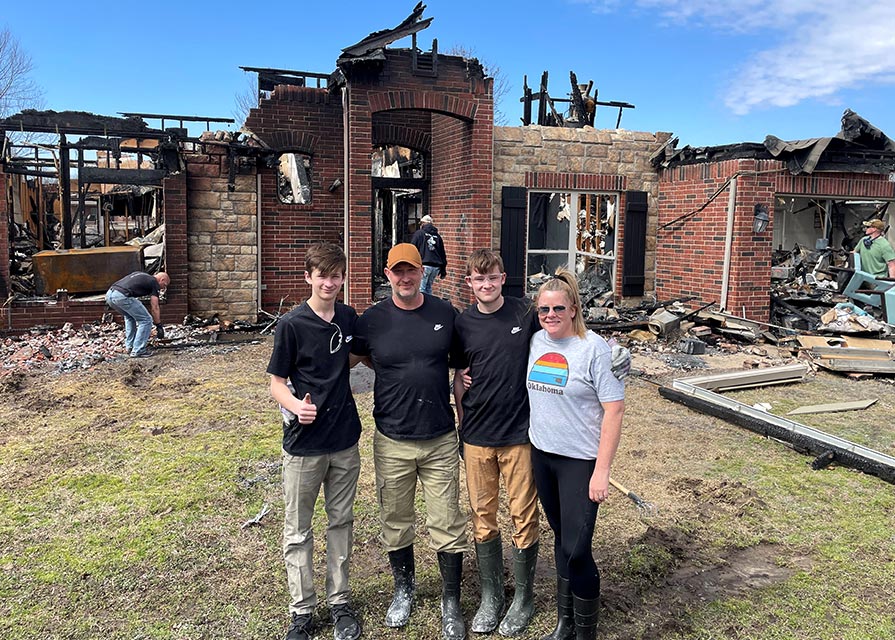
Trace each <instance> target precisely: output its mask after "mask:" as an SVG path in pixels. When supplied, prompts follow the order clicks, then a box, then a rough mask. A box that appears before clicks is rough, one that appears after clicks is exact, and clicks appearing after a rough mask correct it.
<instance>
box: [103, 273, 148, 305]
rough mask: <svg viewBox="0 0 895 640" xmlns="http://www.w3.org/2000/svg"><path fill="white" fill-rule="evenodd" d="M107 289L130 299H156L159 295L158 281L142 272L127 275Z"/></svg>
mask: <svg viewBox="0 0 895 640" xmlns="http://www.w3.org/2000/svg"><path fill="white" fill-rule="evenodd" d="M109 288H110V289H114V290H115V291H120V292H121V293H123V294H124V295H126V296H130V297H131V298H142V297H143V296H156V297H158V294H159V286H158V280H156V279H155V276H151V275H149V274H148V273H144V272H143V271H134V272H133V273H129V274H128V275H126V276H124V277H123V278H122V279H121V280H119V281H118V282H116V283H115V284H113V285H112V286H111V287H109Z"/></svg>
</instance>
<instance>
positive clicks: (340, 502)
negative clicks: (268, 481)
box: [283, 445, 360, 614]
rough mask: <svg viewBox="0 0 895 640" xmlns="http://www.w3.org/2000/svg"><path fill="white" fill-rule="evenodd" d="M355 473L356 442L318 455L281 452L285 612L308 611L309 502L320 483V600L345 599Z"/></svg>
mask: <svg viewBox="0 0 895 640" xmlns="http://www.w3.org/2000/svg"><path fill="white" fill-rule="evenodd" d="M359 475H360V453H359V451H358V448H357V445H354V446H353V447H350V448H348V449H345V450H344V451H338V452H336V453H331V454H324V455H320V456H291V455H289V454H288V453H286V452H285V451H284V452H283V495H284V500H285V503H286V509H285V519H284V523H283V525H284V526H283V557H284V559H285V561H286V577H287V579H288V582H289V597H290V603H289V611H290V613H298V614H303V613H311V612H312V611H314V608H315V607H316V606H317V593H316V591H315V590H314V531H313V529H312V528H311V520H312V519H313V517H314V505H315V504H316V502H317V496H318V494H319V493H320V487H321V486H322V487H323V500H324V503H323V506H324V509H325V511H326V517H327V525H326V602H327V604H329V605H334V604H346V603H347V602H348V600H349V596H350V589H349V587H348V566H349V561H350V559H351V547H352V544H353V542H354V496H355V493H356V492H357V479H358V476H359Z"/></svg>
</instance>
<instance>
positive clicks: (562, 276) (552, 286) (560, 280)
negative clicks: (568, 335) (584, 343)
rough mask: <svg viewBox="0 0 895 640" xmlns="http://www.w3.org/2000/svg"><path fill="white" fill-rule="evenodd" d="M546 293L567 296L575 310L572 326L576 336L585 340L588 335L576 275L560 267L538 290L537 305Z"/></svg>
mask: <svg viewBox="0 0 895 640" xmlns="http://www.w3.org/2000/svg"><path fill="white" fill-rule="evenodd" d="M545 291H562V292H563V293H564V294H566V297H567V298H568V299H569V302H570V303H571V305H572V309H574V310H575V316H574V317H573V318H572V326H573V328H574V329H575V335H576V336H578V337H579V338H582V339H583V338H584V336H585V335H586V334H587V326H585V324H584V314H583V313H582V310H581V294H579V293H578V279H577V278H575V274H574V273H572V272H570V271H569V270H568V269H563V268H562V267H559V268H558V269H557V270H556V275H554V276H553V277H552V278H550V279H549V280H548V281H547V282H545V283H544V284H542V285H541V287H540V288H539V289H538V296H537V298H536V299H535V300H536V301H535V305H537V300H540V298H541V294H542V293H544V292H545Z"/></svg>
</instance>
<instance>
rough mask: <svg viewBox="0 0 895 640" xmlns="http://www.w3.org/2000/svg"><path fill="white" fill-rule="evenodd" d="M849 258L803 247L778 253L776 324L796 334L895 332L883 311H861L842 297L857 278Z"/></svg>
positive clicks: (863, 308)
mask: <svg viewBox="0 0 895 640" xmlns="http://www.w3.org/2000/svg"><path fill="white" fill-rule="evenodd" d="M848 255H849V254H848V252H846V251H844V250H841V249H832V248H826V249H817V250H811V249H807V248H805V247H800V246H799V245H796V246H795V247H794V248H793V250H792V251H777V252H776V253H775V255H774V259H773V261H772V263H773V266H772V267H771V323H772V324H774V325H777V326H778V327H780V328H787V329H793V330H795V331H820V332H835V333H877V334H879V335H889V334H891V333H893V332H895V327H892V326H891V325H889V324H887V323H886V322H884V320H883V313H882V311H881V310H880V309H879V308H877V307H873V306H871V305H861V306H858V305H857V304H855V300H852V299H850V298H848V297H847V296H845V295H844V294H843V293H842V292H843V290H844V289H845V287H846V285H847V284H848V282H849V280H850V279H851V277H852V273H853V271H852V270H851V269H850V268H849V263H848Z"/></svg>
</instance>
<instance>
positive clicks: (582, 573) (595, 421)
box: [528, 269, 625, 640]
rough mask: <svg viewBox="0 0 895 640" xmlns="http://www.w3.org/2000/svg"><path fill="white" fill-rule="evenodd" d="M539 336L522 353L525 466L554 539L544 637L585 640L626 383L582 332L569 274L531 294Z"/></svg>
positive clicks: (600, 343) (593, 617)
mask: <svg viewBox="0 0 895 640" xmlns="http://www.w3.org/2000/svg"><path fill="white" fill-rule="evenodd" d="M536 308H537V313H538V320H539V321H540V323H541V327H542V330H541V331H538V332H537V333H535V335H534V336H533V337H532V339H531V345H530V347H529V356H528V402H529V405H530V407H531V417H530V422H531V427H530V428H529V437H530V438H531V447H532V454H531V458H532V467H533V469H534V477H535V484H536V486H537V488H538V497H539V498H540V500H541V506H542V507H543V509H544V515H545V516H546V518H547V521H548V522H549V523H550V528H551V529H553V533H554V536H555V538H554V539H555V541H554V554H555V557H556V581H557V588H556V594H557V595H556V608H557V624H556V628H555V629H554V630H553V632H552V633H551V634H550V635H548V636H546V638H545V640H572V639H573V638H574V639H575V640H594V639H595V638H596V634H597V618H598V612H599V606H600V572H599V570H598V569H597V565H596V563H595V562H594V557H593V549H592V542H593V535H594V525H595V524H596V519H597V510H598V508H599V506H600V503H602V502H603V501H604V500H606V498H607V497H608V495H609V470H610V467H611V466H612V461H613V459H614V458H615V452H616V450H617V449H618V443H619V439H620V437H621V428H622V414H623V413H624V406H625V403H624V397H625V387H624V384H623V383H622V382H620V381H619V380H618V379H617V378H616V377H615V376H614V375H612V371H611V369H610V359H611V349H610V347H609V345H608V344H607V343H606V341H605V340H604V339H603V338H601V337H599V336H598V335H597V334H595V333H594V332H592V331H588V330H587V327H586V326H585V324H584V320H583V318H582V314H581V311H582V310H581V297H580V295H579V293H578V283H577V281H576V280H575V276H574V275H573V274H572V273H570V272H568V271H566V270H564V269H560V270H558V271H557V274H556V276H555V277H554V278H552V279H550V280H548V281H547V282H545V283H544V284H543V285H541V288H540V289H539V291H538V297H537V302H536Z"/></svg>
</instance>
